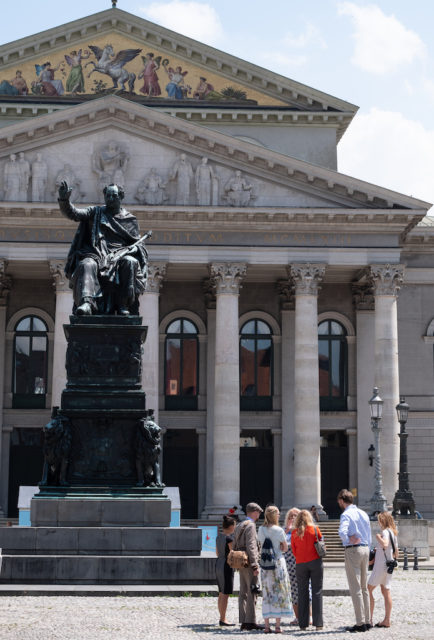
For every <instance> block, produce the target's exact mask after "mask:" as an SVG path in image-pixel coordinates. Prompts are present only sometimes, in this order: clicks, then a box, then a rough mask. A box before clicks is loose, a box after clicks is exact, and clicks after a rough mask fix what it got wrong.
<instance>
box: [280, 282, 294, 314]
mask: <svg viewBox="0 0 434 640" xmlns="http://www.w3.org/2000/svg"><path fill="white" fill-rule="evenodd" d="M276 287H277V291H278V295H279V299H280V306H281V308H282V309H283V310H285V311H294V309H295V288H294V283H293V282H292V281H291V280H278V281H277V282H276Z"/></svg>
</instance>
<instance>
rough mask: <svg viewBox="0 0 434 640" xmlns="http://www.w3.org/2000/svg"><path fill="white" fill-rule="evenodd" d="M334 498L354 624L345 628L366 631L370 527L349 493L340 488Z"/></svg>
mask: <svg viewBox="0 0 434 640" xmlns="http://www.w3.org/2000/svg"><path fill="white" fill-rule="evenodd" d="M337 499H338V504H339V506H340V508H341V509H342V511H343V513H342V515H341V521H340V525H339V536H340V538H341V540H342V544H343V545H344V548H345V571H346V573H347V580H348V586H349V589H350V595H351V598H352V601H353V607H354V612H355V614H356V624H355V625H354V626H352V627H347V628H346V629H347V631H351V633H355V632H361V631H368V629H370V628H371V625H370V623H369V618H370V615H369V594H368V586H367V582H368V561H369V548H370V545H371V524H370V522H369V517H368V515H367V513H366V512H365V511H362V509H359V508H358V507H356V505H355V504H353V501H354V496H353V494H352V493H351V491H349V490H348V489H342V490H341V491H339V493H338V498H337Z"/></svg>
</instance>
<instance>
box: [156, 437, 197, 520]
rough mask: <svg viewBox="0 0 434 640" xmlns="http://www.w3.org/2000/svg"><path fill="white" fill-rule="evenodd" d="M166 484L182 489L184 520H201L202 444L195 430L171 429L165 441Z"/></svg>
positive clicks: (164, 475) (180, 492) (182, 515)
mask: <svg viewBox="0 0 434 640" xmlns="http://www.w3.org/2000/svg"><path fill="white" fill-rule="evenodd" d="M163 482H164V484H165V485H166V486H167V487H179V494H180V497H181V518H197V517H198V513H197V510H198V441H197V433H196V431H194V429H168V430H167V431H166V433H165V434H164V439H163Z"/></svg>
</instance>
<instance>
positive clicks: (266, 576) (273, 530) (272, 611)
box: [258, 505, 292, 633]
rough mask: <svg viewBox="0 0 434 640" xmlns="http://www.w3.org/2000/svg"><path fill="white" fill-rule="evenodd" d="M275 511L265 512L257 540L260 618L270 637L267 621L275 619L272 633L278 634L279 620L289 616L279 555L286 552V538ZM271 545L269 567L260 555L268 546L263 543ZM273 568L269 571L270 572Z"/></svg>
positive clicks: (287, 588) (283, 564)
mask: <svg viewBox="0 0 434 640" xmlns="http://www.w3.org/2000/svg"><path fill="white" fill-rule="evenodd" d="M279 515H280V513H279V509H278V508H277V507H276V506H274V505H270V506H268V507H267V508H266V509H265V514H264V524H263V526H262V527H259V530H258V540H259V543H260V545H261V554H260V562H259V564H260V566H261V582H262V615H263V616H264V620H265V629H264V632H265V633H271V628H270V618H275V619H276V629H275V631H276V633H281V628H280V619H281V618H282V617H283V616H289V617H291V616H292V607H291V598H290V593H291V587H290V584H289V577H288V572H287V570H286V562H285V558H284V557H283V553H284V552H285V551H287V550H288V543H287V541H286V535H285V532H284V530H283V529H282V527H279V526H278V523H279ZM267 538H268V540H270V541H271V543H272V546H273V547H272V548H273V551H274V556H275V558H274V560H271V562H270V565H269V566H267V563H264V562H263V556H264V554H263V551H264V550H265V549H266V548H267V546H270V543H269V542H268V541H267V543H266V544H265V546H264V543H265V541H266V539H267ZM271 567H273V568H271Z"/></svg>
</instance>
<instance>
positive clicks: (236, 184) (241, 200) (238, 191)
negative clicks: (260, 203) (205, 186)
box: [222, 170, 256, 207]
mask: <svg viewBox="0 0 434 640" xmlns="http://www.w3.org/2000/svg"><path fill="white" fill-rule="evenodd" d="M252 190H253V185H251V184H250V183H249V182H247V180H245V179H244V178H243V176H242V174H241V171H239V170H237V171H234V173H233V175H232V176H231V177H230V178H229V180H228V181H227V183H226V185H225V188H224V191H225V195H224V196H222V199H223V200H226V202H227V203H228V204H229V205H230V206H231V207H247V205H248V204H250V202H251V201H252V200H254V199H255V198H256V196H254V195H253V192H252Z"/></svg>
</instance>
